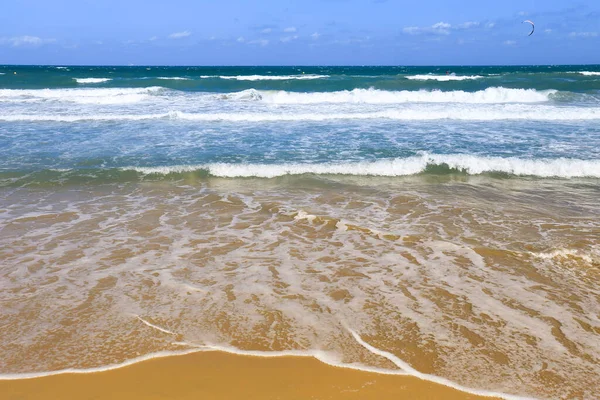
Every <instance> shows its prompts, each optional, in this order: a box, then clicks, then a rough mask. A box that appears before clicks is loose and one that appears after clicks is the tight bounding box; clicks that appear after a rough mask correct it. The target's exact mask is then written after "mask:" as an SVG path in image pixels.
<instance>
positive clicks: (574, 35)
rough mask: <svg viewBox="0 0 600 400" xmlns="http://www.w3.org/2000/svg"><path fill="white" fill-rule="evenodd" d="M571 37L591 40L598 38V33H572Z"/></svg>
mask: <svg viewBox="0 0 600 400" xmlns="http://www.w3.org/2000/svg"><path fill="white" fill-rule="evenodd" d="M569 36H570V37H572V38H575V37H582V38H590V37H596V36H598V32H571V33H569Z"/></svg>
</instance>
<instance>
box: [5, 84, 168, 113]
mask: <svg viewBox="0 0 600 400" xmlns="http://www.w3.org/2000/svg"><path fill="white" fill-rule="evenodd" d="M161 90H163V88H161V87H158V86H154V87H146V88H98V89H91V88H77V89H39V90H35V89H0V101H3V102H11V101H14V102H22V101H27V102H35V101H46V100H53V101H65V102H73V103H79V104H126V103H136V102H139V101H142V100H144V99H147V98H148V97H149V96H150V95H156V94H158V93H160V91H161ZM0 118H4V117H0ZM5 120H6V119H5ZM17 120H18V119H17Z"/></svg>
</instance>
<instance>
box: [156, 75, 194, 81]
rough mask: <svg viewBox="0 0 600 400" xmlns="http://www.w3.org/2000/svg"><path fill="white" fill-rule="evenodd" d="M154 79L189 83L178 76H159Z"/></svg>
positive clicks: (186, 79) (187, 79)
mask: <svg viewBox="0 0 600 400" xmlns="http://www.w3.org/2000/svg"><path fill="white" fill-rule="evenodd" d="M156 79H162V80H168V81H189V80H190V78H182V77H180V76H159V77H158V78H156Z"/></svg>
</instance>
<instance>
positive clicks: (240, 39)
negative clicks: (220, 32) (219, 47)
mask: <svg viewBox="0 0 600 400" xmlns="http://www.w3.org/2000/svg"><path fill="white" fill-rule="evenodd" d="M245 41H246V39H244V37H243V36H240V37H239V38H237V42H238V43H244V42H245Z"/></svg>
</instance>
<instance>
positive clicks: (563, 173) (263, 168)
mask: <svg viewBox="0 0 600 400" xmlns="http://www.w3.org/2000/svg"><path fill="white" fill-rule="evenodd" d="M430 165H438V166H439V165H447V166H448V167H450V168H453V169H457V170H461V171H464V172H466V173H468V174H471V175H478V174H482V173H488V172H501V173H507V174H511V175H520V176H536V177H542V178H585V177H587V178H600V160H578V159H567V158H559V159H522V158H516V157H509V158H502V157H486V156H474V155H466V154H423V155H421V156H414V157H408V158H396V159H388V160H378V161H372V162H346V163H327V164H298V163H295V164H226V163H214V164H202V165H178V166H164V167H133V166H132V167H123V168H122V169H123V170H135V171H137V172H140V173H143V174H161V175H166V174H170V173H181V172H190V171H197V170H207V171H208V172H209V173H210V174H211V175H213V176H218V177H224V178H237V177H257V178H275V177H278V176H284V175H302V174H317V175H354V176H389V177H393V176H407V175H415V174H418V173H421V172H424V171H425V170H426V169H427V167H428V166H430Z"/></svg>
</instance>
